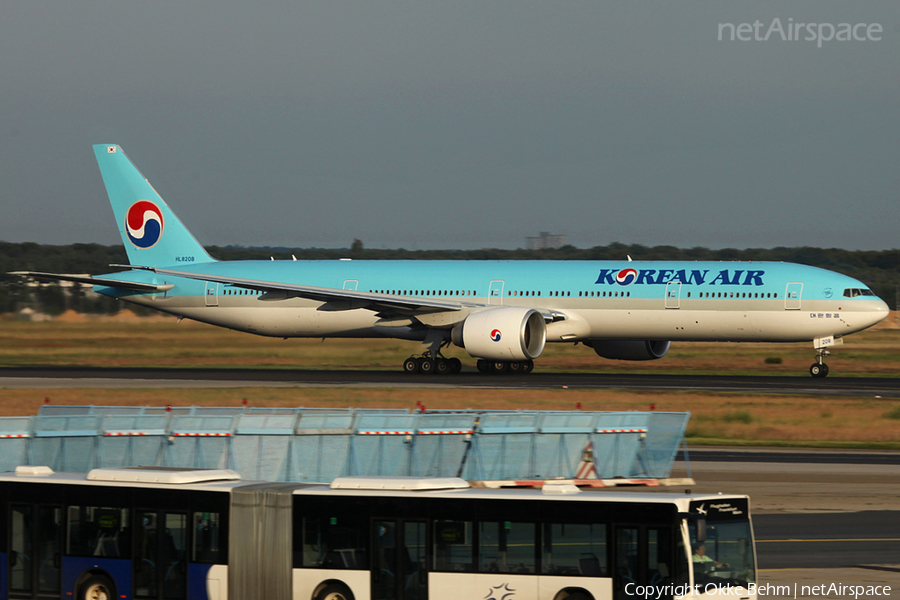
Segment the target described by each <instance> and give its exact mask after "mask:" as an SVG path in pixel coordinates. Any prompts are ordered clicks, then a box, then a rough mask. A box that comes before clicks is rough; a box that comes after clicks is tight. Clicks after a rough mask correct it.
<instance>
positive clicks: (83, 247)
mask: <svg viewBox="0 0 900 600" xmlns="http://www.w3.org/2000/svg"><path fill="white" fill-rule="evenodd" d="M207 251H208V252H209V254H210V256H212V257H213V258H216V259H218V260H269V259H270V258H274V259H275V260H291V259H292V258H296V259H297V260H337V259H340V258H353V259H357V260H359V259H365V260H616V261H627V260H628V257H631V258H632V259H634V260H685V261H693V260H711V261H716V260H726V261H727V260H735V261H783V262H792V263H799V264H803V265H810V266H814V267H821V268H823V269H828V270H830V271H836V272H838V273H843V274H845V275H849V276H850V277H853V278H855V279H859V280H860V281H862V282H863V283H865V284H866V285H868V286H869V287H870V288H871V289H872V291H873V292H875V294H876V295H878V296H879V297H881V298H882V299H884V300H885V301H886V302H887V303H888V305H890V307H891V308H892V309H894V310H897V299H898V296H900V249H895V250H877V251H863V250H842V249H839V248H811V247H800V248H783V247H779V248H748V249H744V250H738V249H734V248H725V249H722V250H712V249H709V248H700V247H697V248H676V247H675V246H642V245H640V244H621V243H613V244H609V245H607V246H595V247H593V248H576V247H575V246H563V247H562V248H545V249H541V250H523V249H521V248H520V249H516V250H504V249H497V248H485V249H482V250H405V249H403V248H398V249H395V250H384V249H371V248H365V247H364V245H363V243H362V241H360V240H353V243H352V244H351V246H350V247H349V248H338V249H322V248H306V249H293V248H282V247H279V248H269V247H265V248H245V247H241V246H209V247H207ZM127 262H128V258H127V256H126V255H125V249H124V248H123V247H122V246H103V245H100V244H71V245H68V246H45V245H41V244H35V243H31V242H25V243H10V242H0V313H9V312H15V311H17V310H21V309H22V308H24V307H30V308H33V309H34V310H37V311H39V312H46V313H49V314H59V313H61V312H63V311H64V310H68V309H73V310H76V311H78V312H87V313H90V312H99V313H114V312H116V311H118V309H119V303H118V301H115V300H110V299H107V298H90V297H87V296H85V295H84V294H83V293H81V292H80V290H78V289H77V288H65V289H64V288H61V287H60V286H56V285H48V286H42V287H40V288H33V287H28V286H26V285H25V282H24V281H23V280H22V278H20V277H14V276H10V275H7V273H8V272H9V271H44V272H50V273H78V274H83V273H88V274H92V275H96V274H100V273H109V272H111V271H116V270H118V269H114V268H110V266H109V265H111V264H126V263H127Z"/></svg>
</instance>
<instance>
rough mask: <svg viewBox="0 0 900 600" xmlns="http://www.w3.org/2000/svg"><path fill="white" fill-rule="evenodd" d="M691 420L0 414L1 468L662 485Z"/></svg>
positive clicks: (365, 412) (359, 413) (401, 413)
mask: <svg viewBox="0 0 900 600" xmlns="http://www.w3.org/2000/svg"><path fill="white" fill-rule="evenodd" d="M689 417H690V413H686V412H685V413H671V412H634V411H631V412H624V411H623V412H584V411H568V412H561V411H515V412H513V411H476V410H462V411H432V412H426V413H421V412H410V411H406V410H403V409H374V410H373V409H351V408H348V409H330V408H328V409H323V408H271V409H269V408H233V407H196V406H194V407H172V408H163V407H121V406H44V407H42V409H41V411H40V413H39V414H37V415H36V416H32V417H0V470H2V471H12V470H15V468H16V467H17V466H19V465H45V466H48V467H50V468H52V469H54V470H55V471H72V472H85V471H89V470H90V469H93V468H97V467H125V466H139V465H141V466H165V467H182V468H210V469H233V470H235V471H237V472H239V473H240V474H241V476H242V477H243V478H244V479H253V480H263V481H309V482H313V481H315V482H329V481H332V480H333V479H334V478H336V477H340V476H346V475H392V476H417V477H432V476H433V477H463V478H465V479H469V480H483V481H497V480H515V481H523V480H524V481H530V480H545V479H556V478H566V479H591V478H597V479H614V478H626V479H664V478H667V477H668V476H669V473H670V472H671V469H672V464H673V462H674V460H675V455H676V454H677V452H678V450H679V448H680V447H681V445H682V443H683V442H684V431H685V428H686V426H687V422H688V419H689Z"/></svg>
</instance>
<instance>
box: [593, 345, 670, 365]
mask: <svg viewBox="0 0 900 600" xmlns="http://www.w3.org/2000/svg"><path fill="white" fill-rule="evenodd" d="M584 345H585V346H590V347H591V348H593V349H594V352H596V353H597V355H598V356H602V357H603V358H610V359H613V360H656V359H657V358H662V357H663V356H665V355H666V353H667V352H668V351H669V346H671V345H672V342H666V341H659V340H656V341H645V340H586V341H585V342H584Z"/></svg>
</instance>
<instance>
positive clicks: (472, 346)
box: [451, 306, 547, 361]
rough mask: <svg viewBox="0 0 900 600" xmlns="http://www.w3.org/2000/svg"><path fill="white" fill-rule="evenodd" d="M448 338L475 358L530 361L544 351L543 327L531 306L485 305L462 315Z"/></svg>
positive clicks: (536, 312) (542, 319) (541, 320)
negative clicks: (463, 317)
mask: <svg viewBox="0 0 900 600" xmlns="http://www.w3.org/2000/svg"><path fill="white" fill-rule="evenodd" d="M451 339H452V340H453V343H454V344H456V345H457V346H459V347H461V348H465V349H466V352H468V353H469V354H470V355H472V356H474V357H475V358H486V359H488V360H504V361H507V360H508V361H521V360H531V359H534V358H537V357H538V356H540V355H541V352H543V351H544V344H545V343H546V342H547V326H546V325H545V324H544V317H543V316H542V315H541V313H539V312H538V311H536V310H534V309H533V308H524V307H517V306H509V307H502V308H489V309H487V310H482V311H478V312H476V313H472V314H471V315H469V316H468V317H466V320H465V321H463V322H462V323H460V324H459V325H457V326H456V327H454V328H453V331H452V332H451Z"/></svg>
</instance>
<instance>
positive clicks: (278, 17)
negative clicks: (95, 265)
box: [0, 0, 900, 249]
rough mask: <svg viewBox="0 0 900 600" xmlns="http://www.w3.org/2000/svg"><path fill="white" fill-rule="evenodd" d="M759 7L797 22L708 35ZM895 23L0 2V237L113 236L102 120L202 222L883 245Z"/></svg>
mask: <svg viewBox="0 0 900 600" xmlns="http://www.w3.org/2000/svg"><path fill="white" fill-rule="evenodd" d="M776 18H778V19H779V20H780V22H781V23H782V24H783V28H785V29H787V28H788V25H789V23H792V24H796V23H816V24H817V25H816V26H815V27H813V28H810V29H807V28H805V27H804V28H803V29H802V33H801V36H802V37H806V36H810V35H812V33H810V32H815V34H816V35H817V36H818V33H819V31H820V30H821V31H822V36H821V37H822V38H823V41H822V42H821V47H819V39H818V38H817V39H813V40H811V41H807V40H805V39H801V40H800V41H795V40H791V41H784V40H782V39H781V35H780V33H778V32H777V31H774V32H773V33H772V34H771V35H770V37H769V40H768V41H756V40H755V39H751V41H739V40H735V41H731V39H730V30H729V29H728V26H727V25H726V26H725V28H724V36H723V37H724V39H723V40H721V41H720V40H719V39H718V37H719V30H720V24H733V25H734V27H735V30H736V31H741V30H740V29H738V28H739V26H740V24H741V23H751V24H753V23H754V22H756V21H757V20H758V21H760V23H762V27H757V28H756V30H755V31H758V32H759V33H760V34H762V35H765V33H766V31H767V30H768V29H769V28H770V26H771V25H772V23H773V20H774V19H776ZM789 20H791V21H789ZM844 22H849V23H851V24H854V25H855V24H857V23H865V24H866V26H867V27H862V28H857V29H856V30H855V31H856V32H857V34H858V35H860V36H861V37H863V38H864V40H865V41H859V40H852V41H837V40H831V41H827V40H824V38H826V37H827V36H828V33H829V32H828V29H827V27H824V28H822V27H820V26H819V24H824V23H829V24H834V25H835V26H838V25H839V24H840V23H844ZM872 24H877V25H878V27H875V28H872V27H868V25H872ZM879 27H880V28H881V29H882V30H883V31H882V32H881V33H877V30H878V28H879ZM838 29H840V27H839V26H838ZM867 31H868V32H872V35H871V37H879V38H880V41H875V40H873V39H867V38H866V33H867ZM754 35H755V34H754ZM751 37H752V36H751ZM898 40H900V3H898V2H897V0H840V1H832V0H778V1H770V0H625V1H620V0H592V1H590V2H570V1H565V0H556V1H554V2H524V1H523V2H517V1H511V0H510V1H504V0H482V1H466V0H453V1H447V2H431V1H429V0H418V1H410V2H394V1H391V0H367V1H354V2H345V1H340V0H329V1H327V2H303V1H297V0H291V1H289V2H273V1H266V2H252V3H251V2H245V1H235V0H215V1H194V0H191V1H187V0H185V1H181V2H176V1H165V2H163V1H153V0H142V1H131V0H124V1H123V0H108V1H98V0H79V1H78V2H70V1H65V2H62V1H46V2H15V1H7V2H3V3H2V4H0V118H2V127H0V206H2V214H0V240H4V241H11V242H20V241H34V242H39V243H46V244H68V243H72V242H99V243H103V244H116V243H121V240H120V238H119V236H118V232H117V227H116V224H115V223H114V221H113V217H112V212H111V210H110V209H109V205H108V202H107V200H106V195H105V190H104V188H103V184H102V181H101V179H100V175H99V171H98V169H97V165H96V163H95V161H94V157H93V152H92V150H91V145H92V144H95V143H117V144H120V145H121V146H122V148H123V149H124V151H125V152H126V153H127V154H128V156H129V157H130V158H131V159H132V161H133V162H134V163H135V164H136V165H137V166H138V168H140V169H141V170H142V171H143V173H144V174H145V175H146V176H147V177H148V178H149V179H150V181H151V183H152V184H153V185H154V186H155V187H156V189H157V190H158V191H159V192H160V194H161V195H162V196H163V198H164V199H165V200H166V201H167V202H168V203H169V205H170V206H171V207H172V208H173V210H174V211H175V212H176V213H177V214H178V215H179V217H180V218H181V220H182V221H183V222H184V223H185V224H186V225H187V226H188V228H189V229H191V231H192V232H193V233H194V235H195V236H196V237H197V238H198V239H199V240H200V242H201V243H203V244H206V245H213V244H217V245H228V244H238V245H245V246H249V245H255V246H259V245H268V246H287V247H294V248H308V247H328V248H335V247H348V246H349V245H350V243H351V241H352V240H353V238H359V239H361V240H363V242H364V244H365V245H366V247H374V248H399V247H404V248H410V249H428V248H466V249H468V248H485V247H499V248H516V247H523V246H524V243H525V237H526V236H529V235H537V233H538V232H539V231H549V232H551V233H557V234H565V235H566V236H567V237H568V240H569V242H570V243H572V244H574V245H576V246H579V247H591V246H596V245H605V244H609V243H611V242H615V241H618V242H623V243H629V244H630V243H638V244H646V245H658V244H671V245H675V246H681V247H692V246H708V247H713V248H721V247H737V248H746V247H773V246H800V245H812V246H828V247H830V246H834V247H842V248H848V249H888V248H897V247H900V242H898V229H900V110H898V106H900V44H898Z"/></svg>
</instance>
